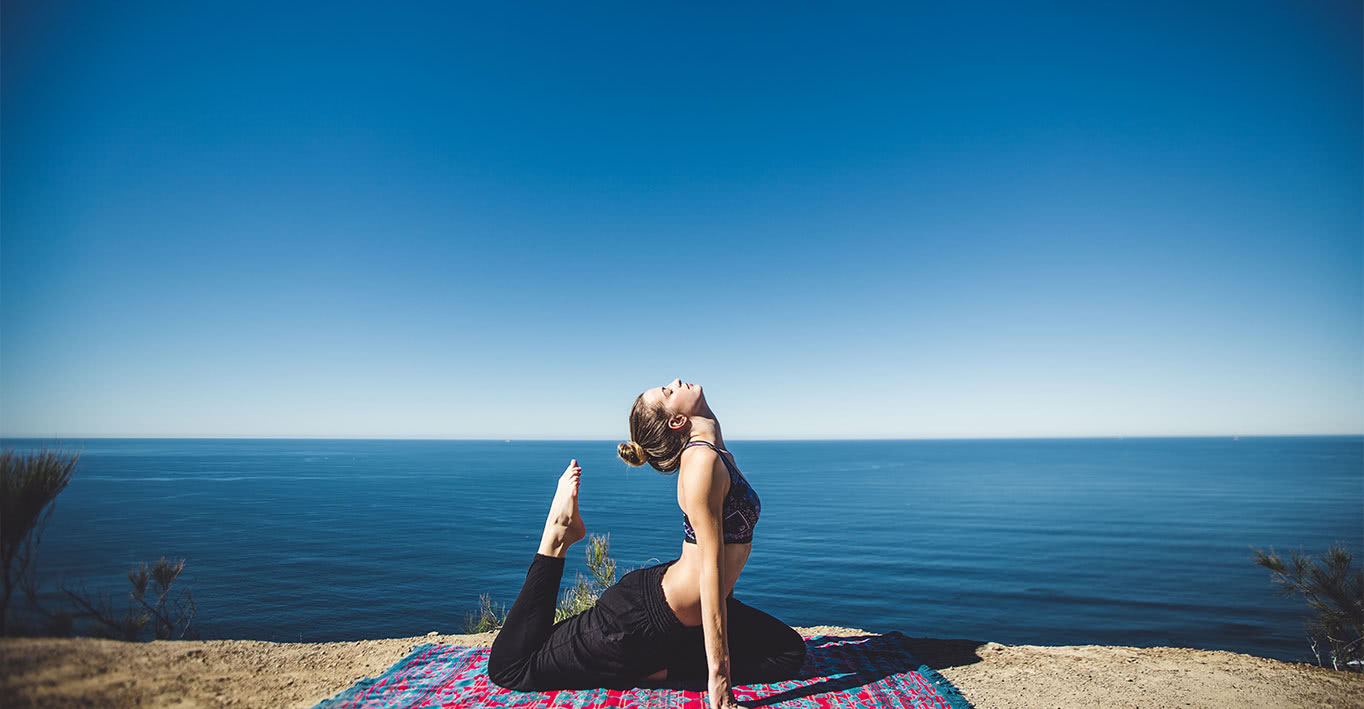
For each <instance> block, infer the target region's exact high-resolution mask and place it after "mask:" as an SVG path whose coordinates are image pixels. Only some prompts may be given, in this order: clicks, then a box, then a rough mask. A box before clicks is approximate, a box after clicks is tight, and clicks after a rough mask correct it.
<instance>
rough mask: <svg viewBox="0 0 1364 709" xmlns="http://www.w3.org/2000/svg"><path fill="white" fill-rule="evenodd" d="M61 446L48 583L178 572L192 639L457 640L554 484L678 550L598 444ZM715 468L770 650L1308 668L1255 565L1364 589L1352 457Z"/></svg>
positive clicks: (1235, 445) (1305, 440)
mask: <svg viewBox="0 0 1364 709" xmlns="http://www.w3.org/2000/svg"><path fill="white" fill-rule="evenodd" d="M52 443H54V442H53V441H47V440H27V439H6V440H3V441H0V444H3V445H4V446H5V447H12V448H15V449H17V450H26V449H32V448H34V447H37V446H42V445H48V444H52ZM61 443H64V444H66V445H67V446H68V447H70V448H73V449H76V450H79V451H80V452H81V453H82V457H81V461H80V465H79V468H78V472H77V474H76V476H75V478H74V479H73V481H72V483H71V485H70V486H69V487H68V488H67V489H66V491H65V492H63V493H62V494H61V496H60V497H59V498H58V500H57V503H56V509H55V511H54V513H53V515H52V518H51V521H50V523H49V525H48V527H47V531H46V533H45V535H44V536H43V538H42V544H41V547H40V552H39V557H38V558H39V565H40V572H41V574H42V577H43V578H46V579H49V580H50V579H54V578H55V577H57V576H58V575H61V576H64V577H65V578H66V579H67V580H68V581H70V582H79V583H83V584H84V585H85V587H86V588H87V589H88V590H91V591H103V592H108V593H111V594H114V598H115V599H118V598H119V596H120V595H122V594H125V593H126V590H127V581H126V578H125V576H124V574H125V572H126V571H127V570H128V569H129V568H131V567H133V566H134V565H135V564H136V563H137V562H139V561H149V562H150V561H154V560H155V559H157V558H159V557H161V556H163V555H165V556H169V557H172V558H175V557H183V558H185V559H187V560H188V561H187V565H186V571H185V574H184V576H182V579H181V583H182V584H184V585H187V586H189V587H190V588H191V589H192V590H193V593H194V597H195V602H196V605H197V616H196V624H197V626H198V627H199V629H200V631H201V633H202V637H203V638H205V639H212V638H245V639H260V640H278V641H300V640H302V641H335V640H358V639H366V638H381V637H401V636H414V635H421V634H424V633H426V632H428V631H431V630H437V631H440V632H443V633H450V632H461V630H462V628H463V619H464V617H465V615H466V614H467V613H470V612H472V611H473V610H474V609H475V608H476V606H477V604H478V597H479V594H482V593H489V594H491V596H492V598H493V600H494V601H495V602H501V603H505V604H507V605H508V606H509V605H510V604H511V602H512V601H513V600H514V599H515V597H516V593H517V591H518V589H519V588H520V584H521V581H522V580H523V579H524V576H525V571H526V567H527V565H528V564H529V563H530V560H531V557H532V555H533V554H534V552H535V549H536V546H537V543H538V540H539V536H540V531H541V529H542V527H543V524H544V518H545V513H546V510H547V508H548V504H549V500H550V498H551V496H552V494H553V491H554V485H555V482H556V480H557V478H558V476H559V474H560V473H561V472H562V471H563V469H564V466H565V465H566V464H567V462H568V460H569V459H570V458H577V459H578V460H579V462H580V463H581V464H582V466H583V476H582V488H581V501H580V507H581V510H582V514H583V518H584V520H585V522H586V524H587V527H588V530H589V531H590V532H595V533H608V532H609V533H610V539H611V548H612V552H613V556H614V557H615V558H616V560H617V562H618V563H619V564H620V565H621V570H622V573H623V572H624V571H625V570H628V569H630V568H635V567H639V566H643V565H646V564H651V563H656V562H658V561H665V560H668V559H672V558H675V557H676V556H677V555H678V554H679V552H680V550H681V544H682V513H681V511H680V510H679V509H678V507H677V503H676V494H675V491H676V479H675V478H674V477H671V476H663V475H660V474H658V473H656V472H654V471H653V470H652V468H648V467H644V468H630V467H628V466H626V465H625V464H624V463H623V462H621V461H620V460H619V459H618V458H617V457H616V455H615V444H616V442H615V441H539V442H534V441H512V442H502V441H394V440H275V439H271V440H233V439H200V440H184V439H84V440H66V441H62V442H61ZM729 449H730V451H732V452H733V453H734V455H735V456H736V458H737V461H738V464H739V467H740V469H741V470H742V471H743V472H744V474H745V476H746V477H747V478H748V479H749V480H750V482H751V483H752V484H753V486H754V487H755V489H756V490H757V491H758V494H759V496H760V497H761V498H762V519H761V521H760V522H759V524H758V526H757V530H756V534H755V539H754V546H753V554H752V557H751V559H750V561H749V563H748V566H747V567H746V569H745V571H744V574H743V577H742V578H741V579H740V581H739V585H738V587H737V588H736V590H735V595H736V596H737V597H739V598H741V599H743V600H744V601H745V602H747V603H749V604H750V605H753V606H755V607H758V608H761V609H763V610H765V611H767V612H769V613H772V614H773V615H775V616H777V617H778V618H781V619H782V620H783V621H785V622H787V623H788V624H790V625H796V626H809V625H819V624H833V625H844V626H852V627H859V628H864V629H867V630H872V631H878V632H884V631H888V630H899V631H901V632H903V633H906V634H908V635H912V636H923V637H938V638H970V639H977V640H993V641H997V642H1002V643H1008V644H1018V643H1030V644H1042V645H1070V644H1121V645H1136V646H1157V645H1168V646H1179V647H1194V648H1207V649H1222V650H1233V651H1237V652H1247V653H1252V654H1256V655H1262V656H1267V657H1275V658H1280V659H1285V660H1295V661H1311V660H1312V656H1311V653H1310V650H1309V647H1308V644H1307V641H1306V636H1305V633H1304V625H1303V624H1304V620H1305V619H1306V618H1307V616H1308V609H1307V606H1306V603H1305V602H1304V601H1303V600H1302V599H1301V598H1284V597H1281V596H1280V595H1279V594H1278V593H1277V592H1276V587H1275V586H1274V585H1273V584H1272V583H1271V582H1270V577H1269V572H1268V571H1266V570H1265V569H1262V568H1260V567H1258V566H1256V565H1255V564H1254V563H1252V561H1251V556H1252V553H1251V547H1252V546H1254V547H1259V548H1266V549H1267V548H1269V547H1273V548H1275V549H1277V550H1279V551H1281V552H1286V551H1288V550H1289V549H1297V548H1301V549H1303V550H1304V551H1307V552H1309V553H1318V552H1321V551H1324V550H1325V549H1326V548H1328V547H1329V546H1330V545H1331V544H1332V543H1333V542H1337V541H1340V542H1344V543H1345V544H1346V545H1347V547H1348V548H1349V549H1350V550H1351V551H1352V552H1354V553H1355V554H1356V557H1357V559H1359V561H1360V562H1364V558H1361V557H1360V552H1361V546H1362V545H1364V437H1359V436H1350V437H1264V438H1259V437H1257V438H1241V439H1239V440H1237V439H1232V438H1171V439H1147V438H1143V439H1073V440H972V441H799V442H794V441H739V440H735V441H730V442H729ZM581 550H582V547H575V548H574V550H573V551H572V553H571V554H570V557H569V565H568V568H567V571H566V573H565V585H567V583H568V582H569V581H570V580H571V579H572V578H573V574H574V573H575V572H577V571H583V572H585V564H584V563H583V561H584V559H583V554H582V551H581ZM50 593H52V594H54V596H49V599H52V598H54V597H55V591H50ZM118 607H121V605H120V606H118Z"/></svg>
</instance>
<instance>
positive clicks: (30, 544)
mask: <svg viewBox="0 0 1364 709" xmlns="http://www.w3.org/2000/svg"><path fill="white" fill-rule="evenodd" d="M79 460H80V454H79V453H68V452H65V451H49V450H45V451H39V452H35V453H32V454H30V455H20V454H17V453H15V452H14V451H13V450H5V451H3V452H0V575H2V577H3V583H4V589H3V591H0V593H3V595H0V635H5V634H6V632H7V627H8V625H7V621H8V618H9V602H10V597H11V594H12V593H13V592H14V589H15V588H20V589H23V591H24V593H25V595H26V596H27V597H28V600H29V604H30V606H33V607H36V606H37V603H38V591H37V587H38V582H37V575H36V569H35V568H34V560H35V554H36V553H37V549H38V543H39V542H40V541H41V540H42V534H43V528H44V527H46V526H47V521H48V519H49V518H51V517H52V510H53V509H54V508H55V507H56V504H57V502H56V501H57V495H58V494H59V493H61V491H62V490H65V489H66V486H67V485H68V484H69V483H70V482H71V476H72V475H74V474H75V472H76V463H77V461H79Z"/></svg>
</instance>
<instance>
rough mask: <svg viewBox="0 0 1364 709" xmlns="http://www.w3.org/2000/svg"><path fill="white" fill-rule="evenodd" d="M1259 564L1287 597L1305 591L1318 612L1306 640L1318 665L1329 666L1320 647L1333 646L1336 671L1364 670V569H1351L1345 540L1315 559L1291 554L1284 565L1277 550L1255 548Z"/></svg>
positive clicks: (1309, 621)
mask: <svg viewBox="0 0 1364 709" xmlns="http://www.w3.org/2000/svg"><path fill="white" fill-rule="evenodd" d="M1251 549H1252V551H1254V552H1255V557H1254V559H1255V563H1256V564H1259V565H1260V566H1263V567H1265V568H1266V569H1269V570H1270V571H1271V572H1273V576H1272V578H1273V580H1274V582H1275V583H1277V584H1279V585H1280V586H1281V587H1282V591H1283V593H1284V595H1286V596H1292V595H1295V594H1297V593H1302V595H1303V596H1304V597H1306V598H1307V604H1308V605H1309V606H1311V607H1312V609H1313V610H1315V611H1316V612H1317V613H1316V615H1315V616H1314V617H1312V618H1311V619H1309V620H1308V621H1307V640H1308V643H1309V644H1310V645H1311V647H1312V653H1313V654H1314V655H1316V657H1317V664H1318V665H1322V666H1325V665H1324V663H1323V662H1322V660H1321V653H1320V652H1319V651H1318V649H1317V648H1318V647H1319V646H1320V645H1322V644H1324V645H1326V647H1328V648H1329V649H1330V654H1331V666H1332V667H1333V668H1335V669H1337V670H1340V669H1348V670H1352V671H1354V672H1361V671H1364V569H1352V568H1351V567H1352V566H1353V558H1352V556H1351V555H1350V552H1349V551H1347V550H1346V549H1345V546H1344V545H1343V544H1340V543H1337V544H1335V545H1333V546H1332V547H1331V550H1330V551H1328V552H1326V553H1325V554H1323V555H1322V556H1321V558H1320V559H1317V560H1313V559H1312V558H1311V557H1310V556H1304V555H1303V554H1302V553H1301V552H1298V551H1295V552H1292V553H1291V555H1290V558H1289V561H1288V563H1285V562H1284V560H1283V559H1282V558H1280V557H1279V555H1278V554H1277V553H1275V552H1274V550H1273V548H1271V549H1270V550H1269V553H1265V552H1263V551H1260V550H1259V549H1255V548H1254V547H1252V548H1251Z"/></svg>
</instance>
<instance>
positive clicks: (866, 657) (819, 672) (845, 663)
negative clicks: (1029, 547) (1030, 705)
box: [638, 630, 984, 707]
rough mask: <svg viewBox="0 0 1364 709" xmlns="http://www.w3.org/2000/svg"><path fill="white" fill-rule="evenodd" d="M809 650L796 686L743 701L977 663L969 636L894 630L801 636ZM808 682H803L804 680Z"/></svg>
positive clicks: (695, 686) (672, 683)
mask: <svg viewBox="0 0 1364 709" xmlns="http://www.w3.org/2000/svg"><path fill="white" fill-rule="evenodd" d="M806 642H807V643H809V645H808V648H809V653H808V654H807V655H806V658H805V664H804V665H803V666H802V667H801V669H800V674H799V675H798V676H796V677H794V678H793V680H794V681H797V682H801V683H802V685H801V686H799V687H796V688H793V689H787V690H784V691H781V692H777V693H776V694H772V695H770V696H766V697H754V698H750V699H745V700H744V701H743V703H744V705H746V706H755V707H756V706H766V705H769V704H777V703H780V702H785V701H790V700H792V699H799V698H802V697H810V696H814V695H816V694H824V693H827V692H842V691H845V690H849V689H853V688H856V687H862V686H865V685H870V684H875V683H876V682H878V681H880V680H882V679H885V678H886V677H890V676H892V675H896V674H900V673H903V672H913V671H917V670H918V669H919V668H920V667H921V666H923V665H927V666H928V667H930V668H932V669H934V670H936V669H938V668H939V667H957V666H961V665H969V664H972V663H975V662H980V657H979V656H977V655H976V648H978V647H980V646H981V645H984V643H983V642H977V641H974V640H939V639H934V638H911V637H909V636H907V635H905V634H903V633H900V632H898V631H894V630H892V631H890V632H888V633H886V634H884V635H848V636H834V635H825V636H815V637H814V638H809V639H807V640H806ZM807 682H808V684H805V683H807ZM638 686H639V687H644V688H650V689H675V690H684V691H693V692H705V691H706V689H707V683H706V681H705V680H663V681H655V682H647V681H646V682H642V683H640V684H638Z"/></svg>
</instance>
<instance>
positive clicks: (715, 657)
mask: <svg viewBox="0 0 1364 709" xmlns="http://www.w3.org/2000/svg"><path fill="white" fill-rule="evenodd" d="M716 462H717V461H716V453H715V451H712V450H707V449H704V448H703V449H698V450H697V451H696V452H694V453H690V454H688V456H687V459H686V460H685V461H684V462H683V463H682V466H681V471H680V472H679V473H678V474H679V475H680V476H681V477H682V487H683V488H684V490H683V505H684V506H685V508H686V509H685V510H683V511H684V512H686V513H687V519H688V520H690V521H691V527H692V531H694V532H695V533H696V546H697V551H699V552H700V558H701V628H702V633H703V634H704V635H705V639H706V664H707V666H708V667H709V668H710V677H709V680H710V681H709V685H710V701H711V706H712V707H729V706H737V705H736V704H735V702H734V694H733V692H732V691H731V689H732V685H731V684H730V675H729V671H730V667H729V641H728V638H727V636H726V629H727V627H728V626H727V620H728V619H727V617H726V613H725V594H724V593H723V592H722V586H723V585H724V579H725V574H724V572H725V569H724V563H725V555H724V551H725V548H724V544H725V540H724V536H723V531H722V514H723V512H722V510H723V505H724V500H725V493H726V492H727V491H726V490H725V483H726V482H727V481H728V480H729V479H728V478H727V477H722V476H719V475H716V474H715V467H716V466H715V463H716Z"/></svg>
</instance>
